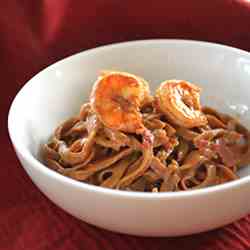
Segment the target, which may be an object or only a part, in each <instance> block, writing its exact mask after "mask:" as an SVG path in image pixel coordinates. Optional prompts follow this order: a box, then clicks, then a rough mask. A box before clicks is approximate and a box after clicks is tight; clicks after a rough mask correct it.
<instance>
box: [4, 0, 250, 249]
mask: <svg viewBox="0 0 250 250" xmlns="http://www.w3.org/2000/svg"><path fill="white" fill-rule="evenodd" d="M249 27H250V3H249V1H247V0H244V1H243V0H241V1H232V0H231V1H230V0H213V1H201V0H198V1H180V0H179V1H175V2H174V1H172V2H171V3H170V1H169V2H168V1H164V0H162V1H160V0H158V1H115V0H106V1H104V0H91V1H77V0H40V1H39V0H22V1H20V0H16V1H15V0H2V1H0V73H1V74H0V79H1V93H0V95H1V98H0V102H1V103H0V104H1V105H0V109H1V110H0V115H1V117H0V118H1V123H0V126H1V130H0V133H1V134H0V139H1V149H2V150H1V171H0V197H1V198H0V249H1V250H10V249H11V250H12V249H15V250H17V249H18V250H21V249H25V250H27V249H32V250H40V249H91V250H94V249H108V250H113V249H121V250H126V249H135V250H141V249H143V250H151V249H156V250H157V249H173V250H177V249H192V250H198V249H199V250H201V249H205V250H206V249H215V250H216V249H223V250H224V249H225V250H226V249H227V250H228V249H236V250H242V249H249V248H250V216H248V217H246V218H244V219H242V220H240V221H238V222H235V223H233V224H232V225H229V226H227V227H225V228H222V229H218V230H215V231H212V232H208V233H203V234H199V235H193V236H188V237H181V238H158V239H156V238H155V239H153V238H152V239H151V238H137V237H132V236H125V235H118V234H115V233H111V232H107V231H105V230H101V229H97V228H95V227H92V226H89V225H87V224H85V223H83V222H81V221H78V220H77V219H75V218H73V217H71V216H69V215H68V214H66V213H65V212H64V211H62V210H61V209H59V208H58V207H56V206H55V205H53V204H52V203H51V202H50V201H49V200H48V199H47V198H46V197H44V196H43V195H42V194H41V193H40V191H39V190H38V189H37V188H36V187H35V186H34V185H33V184H32V183H31V181H30V180H29V178H28V177H27V175H26V174H25V172H24V171H23V169H22V168H21V166H20V164H19V162H18V161H17V159H16V157H15V154H14V152H13V149H12V147H11V144H10V141H9V138H8V135H7V125H6V123H7V112H8V109H9V106H10V103H11V101H12V99H13V98H14V96H15V94H16V93H17V91H18V90H19V89H20V88H21V87H22V86H23V84H24V83H25V82H26V81H27V80H28V79H29V78H31V77H32V76H33V75H34V74H36V73H37V72H38V71H40V70H41V69H43V68H44V67H46V66H48V65H49V64H51V63H53V62H55V61H57V60H58V59H61V58H64V57H66V56H68V55H71V54H74V53H76V52H79V51H82V50H85V49H88V48H93V47H96V46H99V45H103V44H108V43H113V42H120V41H127V40H134V39H142V38H188V39H197V40H206V41H213V42H219V43H223V44H228V45H232V46H235V47H238V48H242V49H245V50H248V51H250V32H249ZM131 56H132V55H131ZM247 198H248V197H246V199H247ZM218 209H219V208H218ZM176 223H182V222H181V221H178V219H176Z"/></svg>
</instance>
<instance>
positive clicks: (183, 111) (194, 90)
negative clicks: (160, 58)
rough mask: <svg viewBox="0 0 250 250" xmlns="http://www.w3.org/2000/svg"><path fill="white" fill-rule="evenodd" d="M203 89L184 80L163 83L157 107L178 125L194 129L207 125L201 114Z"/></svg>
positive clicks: (159, 89)
mask: <svg viewBox="0 0 250 250" xmlns="http://www.w3.org/2000/svg"><path fill="white" fill-rule="evenodd" d="M200 91H201V89H200V88H199V87H197V86H195V85H194V84H191V83H189V82H186V81H182V80H168V81H165V82H163V83H162V84H161V85H160V87H159V88H158V90H157V91H156V106H157V108H158V109H159V110H160V111H161V112H163V113H164V114H165V115H166V117H167V118H168V119H169V120H170V121H171V122H173V123H174V124H176V125H179V126H183V127H186V128H193V127H198V126H203V125H206V124H207V119H206V116H205V115H204V114H203V113H202V112H201V105H200Z"/></svg>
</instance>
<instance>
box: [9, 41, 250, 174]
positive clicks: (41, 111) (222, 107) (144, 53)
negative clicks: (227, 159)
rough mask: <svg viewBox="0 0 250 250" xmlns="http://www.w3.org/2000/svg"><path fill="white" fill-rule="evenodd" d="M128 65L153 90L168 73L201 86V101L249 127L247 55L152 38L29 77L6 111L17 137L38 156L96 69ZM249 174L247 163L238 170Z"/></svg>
mask: <svg viewBox="0 0 250 250" xmlns="http://www.w3.org/2000/svg"><path fill="white" fill-rule="evenodd" d="M103 69H113V70H121V71H128V72H131V73H134V74H137V75H140V76H142V77H144V78H145V79H146V80H148V81H149V83H150V88H151V91H152V92H154V90H155V89H156V87H157V86H159V83H161V82H162V81H163V80H166V79H185V80H188V81H190V82H194V83H196V84H198V85H199V86H201V87H202V89H203V91H202V104H205V105H209V106H211V107H214V108H216V109H218V110H219V111H223V112H226V113H229V114H232V115H234V116H236V117H239V118H240V120H241V121H242V122H243V124H245V125H246V126H248V127H249V128H250V111H249V107H250V93H249V79H250V56H249V55H248V53H246V52H243V51H240V50H236V49H232V48H229V47H225V46H220V45H213V44H210V43H201V42H191V41H177V40H168V41H166V40H158V41H157V40H155V41H139V42H129V43H122V44H118V45H111V46H105V47H101V48H97V49H94V50H90V51H86V52H83V53H80V54H77V55H75V56H72V57H70V58H68V59H65V60H62V61H60V62H58V63H56V64H54V65H52V66H50V67H48V68H47V69H45V70H44V71H42V72H41V73H39V74H38V75H36V76H35V77H34V78H33V79H31V80H30V81H29V83H28V84H26V85H25V87H24V88H23V89H22V90H21V92H19V94H18V95H17V97H16V99H15V101H14V102H13V105H12V109H11V112H10V117H9V129H10V133H11V137H12V138H14V140H15V143H18V144H20V145H21V146H22V147H23V148H26V149H28V151H29V152H30V153H31V154H32V155H33V156H34V157H36V158H38V159H39V149H40V146H41V145H42V144H43V143H45V142H46V141H47V140H48V138H49V136H50V135H51V134H52V132H53V130H54V129H55V127H56V126H57V125H58V124H59V123H60V122H62V121H63V120H64V119H66V118H68V117H70V116H72V115H74V114H76V113H77V112H78V111H79V108H80V106H81V104H82V103H84V102H86V101H88V97H89V94H90V91H91V88H92V84H93V83H94V81H95V80H96V78H97V76H98V74H99V72H100V70H103ZM248 174H250V167H247V168H243V169H242V170H240V175H241V176H244V175H248Z"/></svg>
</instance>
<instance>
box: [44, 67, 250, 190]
mask: <svg viewBox="0 0 250 250" xmlns="http://www.w3.org/2000/svg"><path fill="white" fill-rule="evenodd" d="M200 91H201V89H200V88H199V87H197V86H195V85H194V84H191V83H188V82H186V81H180V80H170V81H165V82H163V83H162V84H161V85H160V87H159V88H158V90H157V91H156V95H155V96H152V95H151V94H150V92H149V87H148V83H147V82H146V81H145V80H144V79H142V78H141V77H138V76H135V75H132V74H129V73H126V72H114V71H105V72H103V73H102V74H101V75H100V76H99V77H98V79H97V81H96V82H95V84H94V87H93V90H92V93H91V96H90V101H89V102H88V103H85V104H83V105H82V107H81V108H80V112H79V114H78V115H76V116H74V117H72V118H69V119H68V120H66V121H65V122H63V123H62V124H61V125H59V126H58V127H57V128H56V129H55V132H54V134H53V136H52V137H51V139H50V140H49V142H48V143H47V144H45V145H43V150H42V152H43V159H44V161H45V163H46V165H47V166H48V167H49V168H51V169H53V170H55V171H57V172H59V173H60V174H62V175H65V176H67V177H69V178H73V179H75V180H78V181H82V182H86V183H89V184H93V185H98V186H101V187H105V188H113V189H120V190H130V191H142V192H173V191H181V190H192V189H199V188H203V187H208V186H213V185H218V184H221V183H225V182H228V181H232V180H235V179H237V178H238V176H237V173H236V172H237V170H238V169H239V168H240V167H243V166H246V165H247V164H249V163H250V133H249V131H248V130H247V129H246V128H245V127H244V126H243V125H241V124H240V123H239V121H238V120H236V119H235V118H233V117H231V116H229V115H225V114H222V113H219V112H218V111H216V110H214V109H212V108H209V107H202V106H201V104H200V100H199V98H200Z"/></svg>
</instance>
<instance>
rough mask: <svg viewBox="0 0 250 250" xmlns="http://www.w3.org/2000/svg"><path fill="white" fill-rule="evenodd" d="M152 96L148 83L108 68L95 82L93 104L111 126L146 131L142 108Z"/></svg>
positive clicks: (133, 131)
mask: <svg viewBox="0 0 250 250" xmlns="http://www.w3.org/2000/svg"><path fill="white" fill-rule="evenodd" d="M148 97H149V87H148V83H147V82H146V81H145V80H144V79H142V78H140V77H138V76H135V75H132V74H129V73H125V72H115V71H105V72H104V73H103V74H102V75H101V76H99V78H98V79H97V81H96V82H95V85H94V88H93V91H92V94H91V98H90V101H91V105H92V107H93V109H94V111H95V112H96V113H97V115H98V118H99V119H100V120H101V121H102V122H103V124H104V125H105V126H107V127H109V128H111V129H114V130H120V131H123V132H128V133H137V134H141V133H143V132H144V131H145V127H144V125H143V123H142V117H141V114H140V112H139V109H140V107H141V106H142V105H143V103H144V102H145V100H146V99H148Z"/></svg>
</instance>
